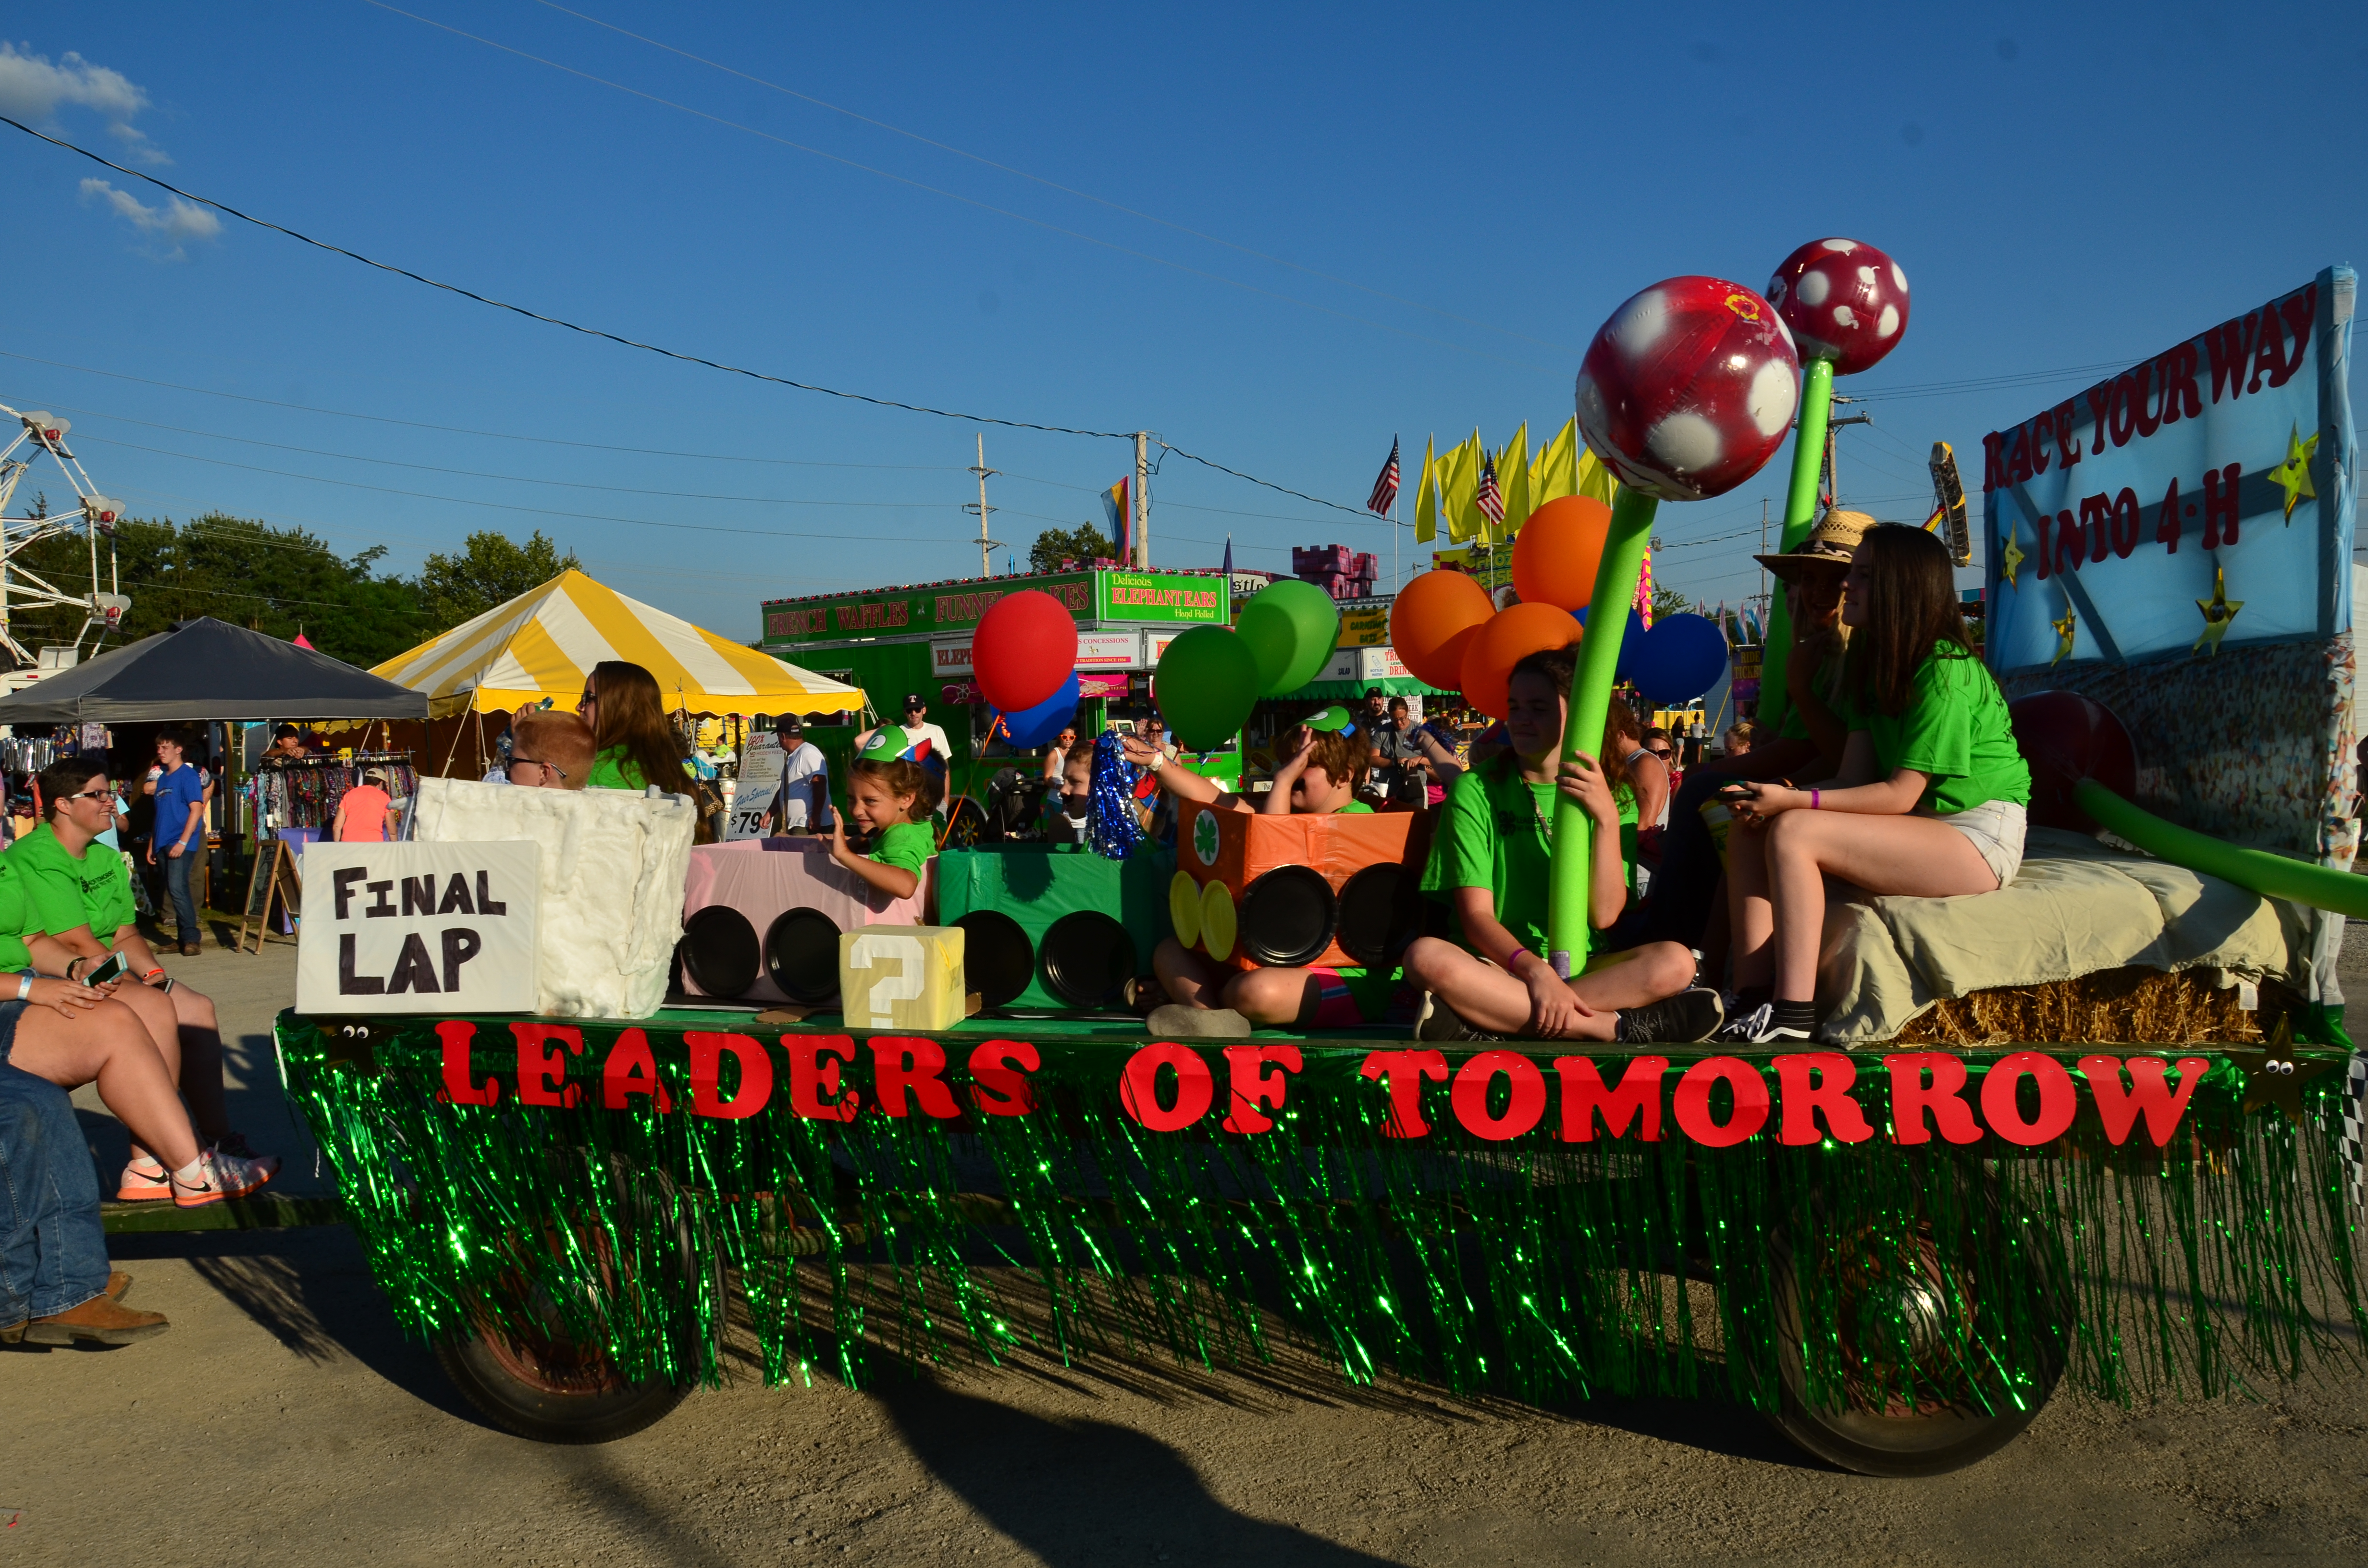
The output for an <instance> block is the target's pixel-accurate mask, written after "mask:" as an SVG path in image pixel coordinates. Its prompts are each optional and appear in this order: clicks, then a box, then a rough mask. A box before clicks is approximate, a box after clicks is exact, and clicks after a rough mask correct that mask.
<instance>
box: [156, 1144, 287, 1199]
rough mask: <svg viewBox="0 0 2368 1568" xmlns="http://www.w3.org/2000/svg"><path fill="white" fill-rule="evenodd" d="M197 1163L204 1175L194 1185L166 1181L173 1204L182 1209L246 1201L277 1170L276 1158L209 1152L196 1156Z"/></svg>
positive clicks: (179, 1179) (176, 1178) (176, 1180)
mask: <svg viewBox="0 0 2368 1568" xmlns="http://www.w3.org/2000/svg"><path fill="white" fill-rule="evenodd" d="M199 1164H200V1165H201V1166H202V1167H203V1175H202V1176H201V1178H200V1179H199V1182H198V1184H197V1185H196V1186H194V1187H191V1186H186V1185H184V1184H183V1183H182V1181H181V1178H180V1177H179V1176H171V1177H168V1178H167V1179H169V1180H170V1181H171V1182H172V1184H173V1201H174V1202H175V1203H176V1204H177V1205H179V1206H180V1207H181V1208H183V1209H203V1208H204V1207H206V1206H207V1205H208V1204H210V1203H220V1202H222V1200H223V1199H231V1198H245V1197H246V1196H247V1195H248V1194H249V1193H251V1192H254V1191H256V1190H257V1189H258V1188H260V1187H262V1186H263V1184H264V1183H265V1182H268V1181H269V1180H270V1179H271V1178H272V1176H274V1175H276V1174H277V1173H278V1172H279V1161H278V1160H276V1159H270V1160H242V1159H240V1158H239V1157H238V1156H237V1155H235V1154H222V1153H215V1152H214V1151H213V1150H211V1149H209V1150H207V1151H206V1152H205V1153H203V1154H201V1155H199Z"/></svg>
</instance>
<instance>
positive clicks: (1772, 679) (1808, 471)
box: [1759, 359, 1834, 734]
mask: <svg viewBox="0 0 2368 1568" xmlns="http://www.w3.org/2000/svg"><path fill="white" fill-rule="evenodd" d="M1833 411H1834V366H1833V361H1832V360H1830V359H1812V360H1810V361H1809V362H1808V363H1807V364H1806V365H1804V366H1803V367H1802V369H1801V420H1800V424H1799V425H1798V426H1796V427H1795V428H1794V430H1793V483H1792V487H1791V488H1790V489H1788V490H1786V491H1785V493H1784V527H1783V530H1782V532H1781V533H1780V534H1779V535H1778V536H1777V544H1776V548H1777V549H1778V550H1780V551H1784V550H1792V549H1793V548H1795V547H1796V546H1798V545H1799V544H1800V542H1801V541H1802V540H1804V539H1806V538H1808V537H1809V525H1810V524H1812V523H1814V522H1816V520H1817V472H1818V470H1819V469H1821V468H1823V467H1824V466H1825V457H1826V421H1827V419H1829V418H1830V417H1831V416H1832V415H1833ZM1792 650H1793V617H1792V613H1791V612H1790V611H1789V610H1787V609H1786V608H1784V588H1783V585H1782V584H1781V583H1780V584H1778V585H1777V587H1776V594H1775V597H1774V598H1773V599H1772V600H1771V601H1770V604H1769V606H1768V640H1767V642H1765V643H1764V644H1763V645H1762V646H1761V648H1760V650H1759V722H1760V723H1762V724H1764V725H1766V726H1767V727H1768V732H1769V733H1771V734H1772V733H1774V732H1775V729H1776V726H1777V725H1779V724H1781V723H1782V722H1784V710H1786V709H1787V708H1789V707H1790V706H1792V702H1791V699H1790V698H1789V697H1788V696H1787V695H1786V693H1785V690H1784V662H1785V656H1786V655H1787V654H1788V653H1791V652H1792Z"/></svg>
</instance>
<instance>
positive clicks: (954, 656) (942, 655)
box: [929, 631, 971, 680]
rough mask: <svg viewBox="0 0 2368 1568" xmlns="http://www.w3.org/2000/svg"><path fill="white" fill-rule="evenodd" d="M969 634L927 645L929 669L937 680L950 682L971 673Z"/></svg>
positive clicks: (965, 633)
mask: <svg viewBox="0 0 2368 1568" xmlns="http://www.w3.org/2000/svg"><path fill="white" fill-rule="evenodd" d="M970 643H971V634H970V633H969V632H967V631H965V632H963V633H962V635H961V636H960V637H953V638H946V639H942V640H940V641H939V642H932V643H930V644H929V667H930V669H931V670H932V671H934V672H935V673H936V675H937V676H938V678H939V680H951V679H953V678H954V677H955V676H966V675H968V674H970V673H971V663H970Z"/></svg>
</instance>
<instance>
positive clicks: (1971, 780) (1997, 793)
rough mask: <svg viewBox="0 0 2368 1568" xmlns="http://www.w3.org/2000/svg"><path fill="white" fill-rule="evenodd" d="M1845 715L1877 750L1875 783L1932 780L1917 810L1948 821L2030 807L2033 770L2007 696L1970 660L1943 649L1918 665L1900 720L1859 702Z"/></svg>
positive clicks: (1993, 679)
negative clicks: (1906, 777) (2001, 806)
mask: <svg viewBox="0 0 2368 1568" xmlns="http://www.w3.org/2000/svg"><path fill="white" fill-rule="evenodd" d="M1844 716H1845V718H1846V719H1847V720H1848V722H1849V723H1850V728H1851V729H1853V730H1864V731H1865V732H1866V733H1867V738H1868V739H1869V740H1871V741H1873V743H1874V764H1875V777H1876V778H1890V777H1891V776H1892V774H1893V773H1895V772H1896V771H1897V770H1898V769H1900V768H1903V767H1912V768H1914V769H1915V770H1916V771H1917V772H1918V773H1922V774H1926V775H1928V776H1929V777H1930V780H1931V782H1930V783H1929V784H1927V785H1926V786H1925V789H1924V798H1923V799H1922V800H1921V801H1918V802H1917V804H1918V806H1919V807H1923V808H1929V809H1930V810H1931V811H1932V812H1936V813H1938V814H1939V815H1941V816H1944V817H1945V816H1953V815H1954V814H1956V813H1957V812H1963V811H1970V810H1972V809H1973V808H1974V807H1975V806H1978V805H1981V804H1982V803H1984V802H1985V801H2013V802H2014V803H2015V804H2017V805H2029V804H2030V803H2031V769H2030V768H2029V767H2025V766H2024V764H2023V760H2022V753H2021V752H2020V751H2018V750H2017V749H2016V748H2015V744H2014V727H2013V724H2012V723H2011V722H2009V718H2008V716H2007V708H2006V694H2005V693H2003V692H2001V691H2000V690H1998V681H1997V680H1996V679H1995V678H1993V677H1992V676H1991V675H1990V672H1989V670H1988V668H1987V666H1985V665H1983V664H1982V662H1981V661H1980V660H1979V659H1976V658H1975V657H1974V656H1973V655H1972V654H1970V653H1959V652H1957V651H1955V650H1953V649H1942V650H1940V651H1938V652H1935V653H1932V654H1931V655H1930V656H1929V657H1927V658H1926V659H1925V661H1924V662H1923V663H1922V664H1920V665H1917V666H1916V680H1915V695H1914V696H1913V697H1911V698H1910V699H1908V703H1907V708H1906V709H1905V710H1902V711H1901V712H1900V713H1899V714H1898V715H1897V716H1896V717H1895V716H1893V715H1890V714H1886V713H1880V712H1874V711H1869V710H1861V709H1859V708H1858V707H1856V705H1855V704H1854V703H1853V704H1852V705H1851V706H1850V707H1849V708H1848V709H1846V710H1845V711H1844Z"/></svg>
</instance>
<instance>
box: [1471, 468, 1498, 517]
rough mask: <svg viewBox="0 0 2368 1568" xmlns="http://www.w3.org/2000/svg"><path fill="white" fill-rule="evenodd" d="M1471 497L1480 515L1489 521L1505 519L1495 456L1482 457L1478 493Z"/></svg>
mask: <svg viewBox="0 0 2368 1568" xmlns="http://www.w3.org/2000/svg"><path fill="white" fill-rule="evenodd" d="M1472 499H1473V503H1474V505H1475V506H1478V507H1479V508H1480V514H1481V516H1483V517H1486V518H1487V519H1488V521H1489V522H1491V523H1501V522H1503V521H1504V520H1505V493H1504V492H1503V491H1501V490H1499V489H1497V460H1496V459H1495V458H1484V459H1483V460H1481V463H1480V494H1477V495H1474V497H1473V498H1472Z"/></svg>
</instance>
